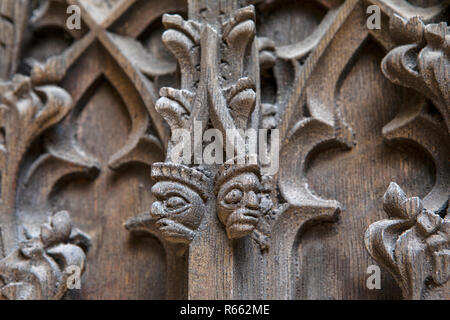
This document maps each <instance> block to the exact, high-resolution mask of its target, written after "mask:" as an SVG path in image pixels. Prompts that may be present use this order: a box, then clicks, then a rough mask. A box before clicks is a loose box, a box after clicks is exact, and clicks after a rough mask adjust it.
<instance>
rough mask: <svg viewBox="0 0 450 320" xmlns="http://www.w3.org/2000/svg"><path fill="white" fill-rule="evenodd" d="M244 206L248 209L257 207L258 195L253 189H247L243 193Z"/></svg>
mask: <svg viewBox="0 0 450 320" xmlns="http://www.w3.org/2000/svg"><path fill="white" fill-rule="evenodd" d="M244 203H245V206H246V207H247V208H249V209H254V210H257V209H259V201H258V196H257V195H256V193H255V192H254V191H249V192H247V193H246V194H245V201H244Z"/></svg>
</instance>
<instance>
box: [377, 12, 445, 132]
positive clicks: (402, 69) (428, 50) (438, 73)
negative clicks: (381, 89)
mask: <svg viewBox="0 0 450 320" xmlns="http://www.w3.org/2000/svg"><path fill="white" fill-rule="evenodd" d="M391 30H392V32H393V34H394V37H395V38H396V39H397V40H398V42H399V43H407V44H405V45H402V46H400V47H397V48H394V49H393V50H392V51H391V52H389V53H388V55H387V56H386V57H385V58H384V60H383V62H382V70H383V72H384V74H385V75H386V77H387V78H388V79H389V80H391V81H392V82H393V83H395V84H399V85H402V86H405V87H408V88H412V89H414V90H416V91H418V92H421V93H423V94H424V95H425V96H426V97H427V98H429V99H430V100H431V101H432V102H433V103H434V104H435V106H436V107H437V108H438V109H439V111H440V112H441V114H442V116H443V117H444V120H445V122H446V125H447V129H448V130H450V108H449V106H450V79H449V74H450V28H449V27H448V26H447V23H444V22H442V23H439V24H429V25H425V24H424V23H423V22H422V20H421V19H420V18H419V17H413V18H411V19H409V20H405V19H403V18H401V17H399V16H397V15H395V16H394V17H393V18H392V20H391Z"/></svg>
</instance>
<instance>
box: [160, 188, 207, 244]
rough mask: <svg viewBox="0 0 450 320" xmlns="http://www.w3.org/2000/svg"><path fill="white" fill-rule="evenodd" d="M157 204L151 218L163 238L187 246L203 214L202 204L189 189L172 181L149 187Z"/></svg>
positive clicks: (197, 195) (203, 203) (203, 205)
mask: <svg viewBox="0 0 450 320" xmlns="http://www.w3.org/2000/svg"><path fill="white" fill-rule="evenodd" d="M152 193H153V194H154V195H155V197H156V199H157V201H155V202H154V203H153V205H152V209H151V215H152V217H153V219H155V220H156V226H157V227H158V229H159V230H160V231H161V233H162V235H163V237H164V238H165V239H166V240H167V241H170V242H176V243H190V242H191V241H192V240H193V239H194V237H195V235H196V233H197V228H198V227H199V226H200V223H201V221H202V219H203V215H204V213H205V202H204V201H203V199H202V198H201V197H200V195H199V194H198V193H197V192H196V191H194V190H192V189H191V188H190V187H188V186H186V185H184V184H181V183H178V182H174V181H160V182H158V183H156V184H155V185H154V186H153V188H152Z"/></svg>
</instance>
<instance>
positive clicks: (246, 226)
mask: <svg viewBox="0 0 450 320" xmlns="http://www.w3.org/2000/svg"><path fill="white" fill-rule="evenodd" d="M259 216H260V214H259V212H258V211H254V210H247V209H239V210H236V211H235V212H233V213H232V214H231V215H230V216H229V217H228V220H227V233H228V236H229V237H230V238H232V239H233V238H241V237H244V236H246V235H248V234H249V233H251V232H252V231H253V230H254V229H255V227H256V225H257V224H258V222H259Z"/></svg>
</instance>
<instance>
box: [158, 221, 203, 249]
mask: <svg viewBox="0 0 450 320" xmlns="http://www.w3.org/2000/svg"><path fill="white" fill-rule="evenodd" d="M156 226H157V227H158V229H159V231H161V234H162V235H163V236H164V238H166V239H167V240H168V241H171V242H178V243H189V242H190V241H192V239H193V238H194V236H195V232H194V231H192V230H191V229H189V228H187V227H185V226H184V225H182V224H181V223H178V222H175V221H173V220H170V219H167V218H163V219H159V220H158V221H157V222H156Z"/></svg>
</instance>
